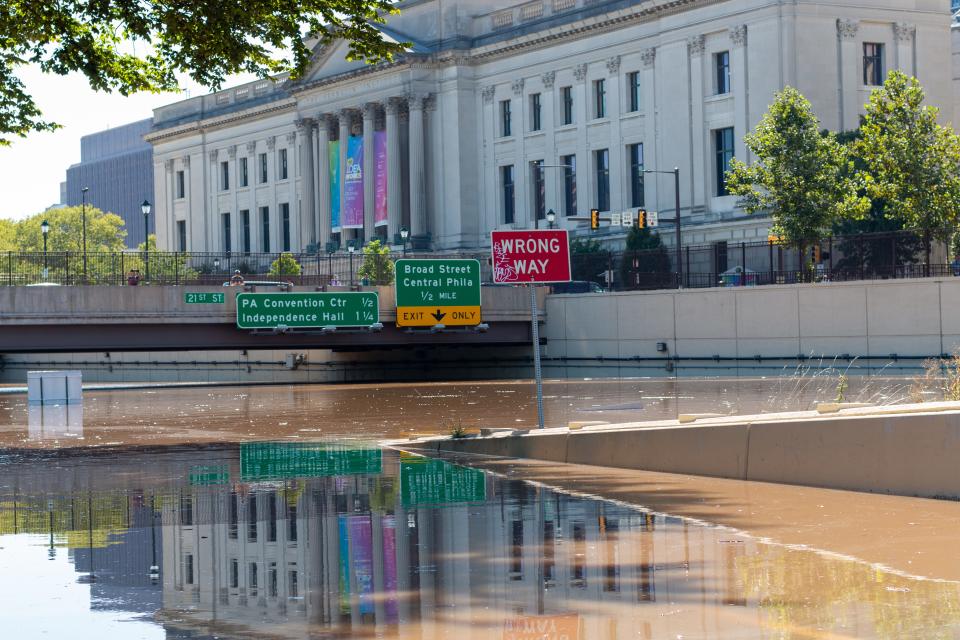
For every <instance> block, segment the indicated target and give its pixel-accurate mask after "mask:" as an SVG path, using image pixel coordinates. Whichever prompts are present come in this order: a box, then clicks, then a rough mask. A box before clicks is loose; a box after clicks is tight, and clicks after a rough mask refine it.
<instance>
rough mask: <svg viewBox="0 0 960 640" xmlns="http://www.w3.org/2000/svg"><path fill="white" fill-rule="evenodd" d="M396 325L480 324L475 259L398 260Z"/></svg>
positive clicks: (478, 286) (478, 265)
mask: <svg viewBox="0 0 960 640" xmlns="http://www.w3.org/2000/svg"><path fill="white" fill-rule="evenodd" d="M396 278H397V281H396V292H397V326H398V327H432V326H434V325H438V324H442V325H445V326H448V327H452V326H470V327H473V326H476V325H478V324H480V262H479V261H478V260H397V276H396Z"/></svg>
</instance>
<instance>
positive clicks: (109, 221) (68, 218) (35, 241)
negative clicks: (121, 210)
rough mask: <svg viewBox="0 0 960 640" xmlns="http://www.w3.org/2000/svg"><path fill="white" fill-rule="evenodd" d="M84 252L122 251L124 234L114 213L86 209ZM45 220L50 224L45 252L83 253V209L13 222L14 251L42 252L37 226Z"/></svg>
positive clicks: (64, 210) (58, 210)
mask: <svg viewBox="0 0 960 640" xmlns="http://www.w3.org/2000/svg"><path fill="white" fill-rule="evenodd" d="M86 218H87V253H98V252H109V251H122V250H123V249H124V248H125V243H124V239H125V238H126V237H127V232H126V230H125V229H124V224H123V218H121V217H120V216H118V215H117V214H115V213H105V212H103V211H101V210H100V209H97V208H96V207H91V206H87V208H86ZM44 220H46V221H47V223H48V224H49V225H50V233H49V234H48V235H47V250H48V251H50V252H51V253H53V252H66V251H70V252H82V251H83V208H82V207H61V208H59V209H48V210H47V211H44V212H42V213H37V214H34V215H32V216H30V217H29V218H24V219H23V220H20V221H19V222H17V223H16V233H15V241H16V249H17V250H19V251H43V233H41V231H40V224H41V223H42V222H43V221H44Z"/></svg>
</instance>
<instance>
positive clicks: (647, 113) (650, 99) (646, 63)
mask: <svg viewBox="0 0 960 640" xmlns="http://www.w3.org/2000/svg"><path fill="white" fill-rule="evenodd" d="M640 60H641V62H642V63H643V71H642V75H641V78H640V92H641V93H640V96H641V99H642V100H643V107H642V108H643V163H644V166H645V167H649V168H651V169H656V168H657V167H659V166H660V161H659V157H658V156H659V154H658V148H657V84H656V76H655V69H656V66H657V50H656V49H655V48H653V47H651V48H649V49H644V50H643V51H641V52H640ZM643 191H644V194H643V195H644V199H643V201H644V202H645V203H646V205H647V209H650V210H657V209H658V208H659V201H658V200H657V176H656V174H650V175H648V176H644V180H643Z"/></svg>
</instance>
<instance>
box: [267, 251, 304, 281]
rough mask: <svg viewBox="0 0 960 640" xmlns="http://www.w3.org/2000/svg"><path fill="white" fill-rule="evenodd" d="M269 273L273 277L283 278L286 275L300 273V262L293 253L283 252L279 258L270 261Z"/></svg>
mask: <svg viewBox="0 0 960 640" xmlns="http://www.w3.org/2000/svg"><path fill="white" fill-rule="evenodd" d="M267 275H268V276H270V277H271V278H283V277H284V276H298V275H300V263H299V262H297V259H296V258H294V257H293V254H292V253H281V254H280V255H279V256H277V259H276V260H274V261H273V262H271V263H270V271H268V272H267Z"/></svg>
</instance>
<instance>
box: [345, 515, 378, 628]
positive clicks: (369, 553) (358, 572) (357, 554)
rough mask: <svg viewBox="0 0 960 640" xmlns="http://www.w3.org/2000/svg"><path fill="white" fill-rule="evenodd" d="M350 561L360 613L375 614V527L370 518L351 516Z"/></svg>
mask: <svg viewBox="0 0 960 640" xmlns="http://www.w3.org/2000/svg"><path fill="white" fill-rule="evenodd" d="M348 520H349V524H350V559H351V560H352V561H353V574H354V576H356V580H357V595H358V596H359V598H360V607H359V609H360V613H361V614H363V613H373V527H372V525H371V523H370V516H349V517H348Z"/></svg>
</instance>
